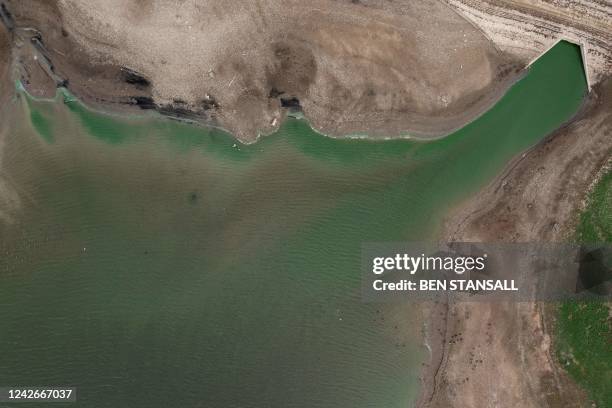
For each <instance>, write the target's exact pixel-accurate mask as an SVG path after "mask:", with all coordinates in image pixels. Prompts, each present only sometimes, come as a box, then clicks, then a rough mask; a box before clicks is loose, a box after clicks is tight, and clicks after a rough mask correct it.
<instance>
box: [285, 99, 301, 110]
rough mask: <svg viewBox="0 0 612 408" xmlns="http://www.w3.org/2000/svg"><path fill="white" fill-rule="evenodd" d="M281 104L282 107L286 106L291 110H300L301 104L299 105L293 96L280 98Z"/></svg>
mask: <svg viewBox="0 0 612 408" xmlns="http://www.w3.org/2000/svg"><path fill="white" fill-rule="evenodd" d="M280 101H281V106H282V107H283V108H288V109H290V110H293V111H301V110H302V105H300V100H299V99H298V98H296V97H295V96H293V97H291V98H280Z"/></svg>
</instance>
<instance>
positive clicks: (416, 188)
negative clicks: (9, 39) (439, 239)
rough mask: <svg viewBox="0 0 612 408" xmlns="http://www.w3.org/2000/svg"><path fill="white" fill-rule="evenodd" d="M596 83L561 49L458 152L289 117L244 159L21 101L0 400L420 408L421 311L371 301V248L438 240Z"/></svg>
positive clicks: (160, 133) (159, 129) (119, 122)
mask: <svg viewBox="0 0 612 408" xmlns="http://www.w3.org/2000/svg"><path fill="white" fill-rule="evenodd" d="M585 89H586V84H585V80H584V75H583V72H582V67H581V62H580V52H579V50H578V48H577V47H574V46H571V45H569V44H567V43H561V44H560V45H558V46H556V47H555V48H553V49H552V50H551V51H550V52H549V53H548V54H546V56H544V57H543V58H542V59H541V60H540V61H539V62H537V63H536V64H535V65H534V66H533V68H532V69H531V71H530V73H529V75H528V76H527V77H525V78H524V79H523V80H521V81H520V82H519V83H518V84H516V85H515V86H514V87H513V88H512V89H511V90H510V91H509V92H508V93H507V95H506V96H505V97H504V98H503V99H502V100H501V101H500V102H499V103H498V104H497V105H496V106H495V107H494V108H493V109H491V110H490V111H489V112H488V113H486V114H485V115H484V116H482V117H481V118H480V119H478V120H477V121H475V122H474V123H472V124H470V125H468V126H466V127H465V128H464V129H462V130H461V131H458V132H456V133H455V134H453V135H451V136H450V137H448V138H445V139H442V140H438V141H435V142H429V143H424V142H413V141H405V140H403V141H400V140H397V141H384V142H373V141H363V140H359V141H357V140H335V139H330V138H325V137H323V136H320V135H317V134H315V133H314V132H313V131H312V130H311V129H310V128H309V127H308V125H307V124H306V123H305V122H303V121H299V120H288V121H287V122H286V123H285V124H284V125H283V126H282V128H281V129H280V130H279V131H278V132H277V133H276V134H275V135H272V136H269V137H266V138H264V139H262V140H261V141H259V142H258V143H256V144H254V145H249V146H245V145H241V144H240V143H237V142H236V141H235V140H233V139H232V138H231V137H230V136H228V135H226V134H223V133H220V132H217V131H209V130H205V129H201V128H197V127H195V126H189V125H185V124H179V123H176V122H173V121H169V120H161V119H158V118H151V117H140V118H122V119H119V118H114V117H110V116H105V115H102V114H99V113H94V112H91V111H89V110H87V109H85V108H84V107H83V106H81V105H80V104H79V103H78V102H75V101H69V100H67V101H65V102H64V103H62V102H61V101H60V102H56V103H51V102H36V101H33V100H31V99H29V98H27V97H26V96H25V95H23V94H21V97H20V98H18V100H17V101H16V103H15V104H14V106H13V107H12V108H11V113H10V115H7V118H5V119H7V120H9V121H10V126H11V137H10V138H9V139H8V140H7V142H6V143H5V146H4V152H3V157H2V165H3V177H4V178H5V179H6V180H8V184H9V185H10V186H13V187H14V189H15V190H16V191H17V193H18V194H19V197H20V201H21V205H20V207H19V208H18V209H13V211H12V212H11V214H12V217H13V221H12V222H11V223H5V224H1V225H0V242H1V244H0V255H2V258H0V279H1V280H0V283H1V285H0V322H1V323H0V355H1V357H0V385H22V386H25V385H62V384H66V385H74V386H77V387H78V400H79V402H78V403H77V405H78V406H83V407H283V408H287V407H315V408H318V407H347V408H362V407H376V408H386V407H398V408H399V407H407V406H411V404H412V403H413V401H414V399H415V398H416V396H417V393H418V387H419V381H418V376H419V374H420V372H419V370H420V368H421V363H422V362H423V361H424V360H426V359H427V355H426V350H425V349H424V347H423V346H422V325H421V320H420V314H419V306H418V305H415V304H368V303H364V302H362V301H361V298H360V272H359V270H360V247H361V244H362V242H368V241H398V240H425V239H434V238H435V236H436V235H435V234H436V230H437V228H438V227H439V226H440V222H441V219H442V217H443V215H444V214H445V212H446V211H447V210H448V209H449V208H450V207H451V206H453V205H455V204H456V203H458V202H459V201H460V200H462V199H465V198H467V197H468V196H469V195H470V194H472V193H474V192H475V191H477V190H478V189H479V188H481V187H482V186H484V185H485V184H486V183H487V182H490V181H491V180H492V178H493V177H494V176H495V175H496V174H497V173H499V172H500V170H501V169H502V168H503V167H504V165H505V164H506V163H507V162H508V161H509V160H510V159H511V158H512V157H513V156H515V155H516V154H518V153H519V152H521V151H522V150H525V149H526V148H528V147H529V146H531V145H533V144H534V143H536V142H537V141H538V140H540V139H542V138H543V137H544V136H545V135H546V134H547V133H549V132H550V131H551V130H553V129H555V128H556V127H558V126H559V125H560V124H561V123H562V122H564V121H566V120H567V119H569V118H570V117H571V115H572V114H573V113H574V112H576V110H577V108H578V107H579V105H580V103H581V100H582V97H583V95H584V93H585ZM0 406H8V405H6V404H4V405H2V404H0ZM24 406H26V405H24ZM72 406H74V405H72Z"/></svg>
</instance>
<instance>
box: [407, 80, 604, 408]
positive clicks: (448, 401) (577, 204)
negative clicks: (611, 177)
mask: <svg viewBox="0 0 612 408" xmlns="http://www.w3.org/2000/svg"><path fill="white" fill-rule="evenodd" d="M611 109H612V80H611V79H606V80H604V81H603V82H602V83H601V84H600V85H598V86H596V87H595V89H594V90H593V93H592V94H591V95H590V97H589V98H588V100H587V101H586V102H585V104H584V106H583V109H582V110H581V111H580V112H579V114H578V115H577V117H576V118H575V119H574V120H573V121H572V122H570V123H568V124H566V125H565V126H563V127H562V128H560V129H558V130H557V131H555V132H553V134H551V135H550V136H549V137H547V138H546V139H545V140H543V141H542V142H541V143H539V144H538V145H537V146H534V148H532V149H531V150H529V151H527V152H525V153H523V154H521V155H520V156H519V157H517V158H516V159H515V160H514V161H513V162H512V163H510V164H509V166H508V167H507V170H506V171H505V172H504V173H503V174H501V175H500V176H499V177H498V178H497V179H496V180H495V181H494V182H493V183H491V184H490V185H489V186H488V187H487V188H486V189H484V190H483V191H481V192H480V193H479V194H478V195H477V196H476V197H474V198H472V199H470V200H469V201H468V202H466V203H464V204H463V205H461V206H460V207H459V208H457V210H456V211H455V212H454V213H453V214H452V215H451V216H450V217H449V218H448V220H447V222H446V226H445V233H444V239H445V240H449V241H475V242H486V241H497V242H530V241H560V240H565V239H567V238H568V236H569V234H571V231H573V228H574V226H575V223H576V221H577V216H578V212H579V210H580V209H581V207H582V205H583V200H584V197H585V196H586V193H587V190H588V189H589V188H590V186H591V185H592V181H593V179H594V178H595V176H596V174H597V173H598V172H599V171H600V169H601V168H602V167H603V166H605V164H606V162H609V160H610V158H611V157H612V116H610V114H609V112H610V110H611ZM535 279H536V277H534V282H535ZM552 309H554V308H551V307H550V305H547V304H539V303H518V304H517V303H501V302H500V303H495V304H490V303H484V302H477V303H455V304H450V305H447V309H446V311H445V309H444V307H442V306H438V311H437V312H436V315H434V316H433V319H434V323H432V330H431V331H430V332H431V336H430V337H431V339H430V342H437V343H436V344H437V345H434V346H432V349H433V350H434V353H433V356H432V357H433V358H432V363H431V364H430V366H429V367H427V368H426V374H425V375H424V377H425V378H429V382H428V383H426V384H425V385H426V386H425V387H424V388H423V390H422V395H421V400H420V405H419V406H421V407H468V406H469V407H480V406H492V405H494V406H499V407H515V406H522V407H566V406H578V407H579V406H590V404H589V403H588V401H587V398H586V395H585V394H584V392H583V391H582V390H581V389H579V388H578V387H577V386H576V385H575V384H574V383H573V381H572V380H571V379H570V378H569V377H568V376H567V374H566V373H565V372H564V371H563V370H562V369H561V368H560V367H559V366H558V364H557V362H556V360H555V358H554V354H553V353H554V350H553V349H552V347H553V343H552V342H553V339H552V338H551V333H550V331H549V327H548V326H549V325H550V322H549V321H550V319H549V315H548V314H549V313H550V311H551V310H552Z"/></svg>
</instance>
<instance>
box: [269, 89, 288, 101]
mask: <svg viewBox="0 0 612 408" xmlns="http://www.w3.org/2000/svg"><path fill="white" fill-rule="evenodd" d="M284 93H285V92H284V91H279V90H278V89H276V88H274V87H272V89H270V93H268V98H272V99H273V98H278V97H279V96H281V95H283V94H284Z"/></svg>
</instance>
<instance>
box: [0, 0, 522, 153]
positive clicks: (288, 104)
mask: <svg viewBox="0 0 612 408" xmlns="http://www.w3.org/2000/svg"><path fill="white" fill-rule="evenodd" d="M170 3H171V2H170ZM170 3H168V2H158V3H155V2H151V3H147V4H148V5H146V6H145V5H142V4H141V3H139V2H138V1H135V0H132V1H109V2H95V1H69V0H62V1H44V2H42V1H40V0H23V1H16V0H4V2H3V4H5V7H6V9H7V10H8V11H9V12H10V13H11V16H12V19H13V24H14V31H15V32H16V33H17V34H18V37H19V38H20V41H19V42H20V45H19V46H18V47H17V48H18V50H19V58H18V61H19V64H20V70H21V75H22V77H23V79H24V83H26V86H27V88H28V90H30V91H31V92H32V93H33V94H35V95H47V96H48V95H49V94H50V93H53V88H54V87H55V86H57V85H58V84H60V83H61V84H63V85H65V86H67V87H68V89H69V90H70V91H71V92H73V93H74V94H75V95H77V96H78V97H79V98H81V99H82V100H83V101H85V102H86V103H88V104H90V105H93V106H94V107H96V108H103V109H111V110H117V111H125V110H126V109H140V108H142V109H156V110H158V111H160V112H161V113H163V114H166V115H171V116H175V117H187V118H189V119H196V120H199V121H201V122H204V123H207V124H210V125H213V126H219V127H222V128H225V129H227V130H229V131H230V132H232V133H233V134H235V135H236V136H237V137H238V138H239V139H241V140H243V141H246V142H249V141H254V140H255V139H256V137H257V135H258V134H259V133H264V134H266V133H270V132H272V131H274V130H275V129H276V128H277V127H278V125H279V124H280V123H281V121H282V119H283V118H284V116H285V115H286V113H287V112H288V111H289V110H301V111H303V113H304V114H305V116H306V117H307V118H308V119H309V121H310V122H311V123H312V125H313V127H314V128H316V129H318V130H320V131H321V132H322V133H324V134H329V135H332V136H341V135H347V134H356V133H359V134H364V133H367V134H368V135H370V136H373V137H376V136H394V135H401V134H406V133H410V134H415V135H418V136H439V135H441V134H446V133H449V132H451V131H452V130H454V129H456V128H458V127H461V126H462V125H463V124H465V123H466V122H468V121H470V120H472V119H474V118H475V117H476V116H478V115H479V114H480V113H482V112H483V111H485V110H487V109H488V108H489V107H490V106H491V105H492V104H493V103H494V102H495V101H496V100H497V99H499V97H501V95H502V94H503V93H504V91H505V90H506V89H507V88H508V87H509V86H510V84H511V83H512V82H513V81H515V80H516V79H517V78H518V77H519V76H520V75H521V70H522V68H523V65H522V64H518V63H517V62H516V61H515V60H514V59H513V58H510V57H508V56H507V55H506V54H503V53H501V52H500V51H498V50H497V49H496V48H495V47H494V46H493V45H492V44H491V43H490V42H489V41H488V39H487V38H486V37H485V36H484V35H483V34H482V33H481V32H480V31H479V30H478V29H476V28H475V27H474V26H473V25H472V24H470V23H469V22H468V21H467V20H465V19H463V18H462V17H460V16H459V15H458V14H457V13H455V12H454V11H453V10H451V9H450V8H449V7H447V6H445V5H443V4H441V3H439V2H438V1H435V0H428V1H427V2H426V3H423V4H421V3H419V4H413V2H407V1H406V2H394V3H389V2H384V1H360V2H350V1H329V0H326V1H324V0H318V1H315V2H308V3H303V2H297V1H295V2H291V3H290V4H287V2H280V1H277V0H268V1H263V2H260V3H259V5H258V6H257V7H255V6H248V5H243V4H241V3H237V4H235V5H234V7H225V6H223V7H221V6H220V5H219V4H217V2H214V1H208V2H179V3H177V4H170ZM442 27H444V29H441V28H442ZM45 64H46V65H47V66H48V68H45V67H44V65H45ZM41 70H42V71H41ZM41 72H46V73H47V75H46V76H45V75H39V74H40V73H41Z"/></svg>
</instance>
